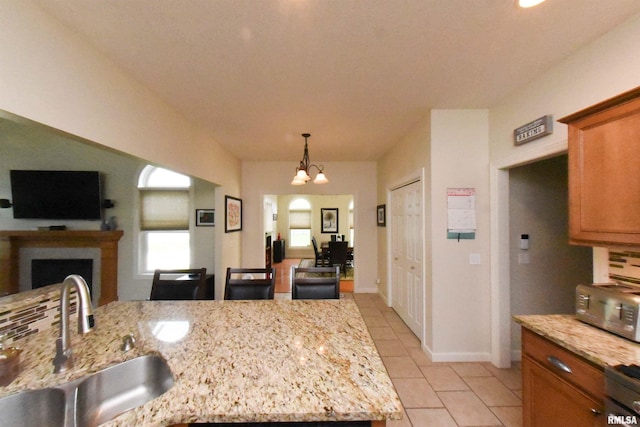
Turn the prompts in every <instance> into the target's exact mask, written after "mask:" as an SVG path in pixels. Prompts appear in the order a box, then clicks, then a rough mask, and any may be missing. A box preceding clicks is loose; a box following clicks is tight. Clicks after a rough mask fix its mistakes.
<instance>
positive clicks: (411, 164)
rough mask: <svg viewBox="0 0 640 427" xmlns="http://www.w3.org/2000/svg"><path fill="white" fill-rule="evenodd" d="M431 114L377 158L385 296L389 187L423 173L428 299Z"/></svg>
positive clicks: (385, 295)
mask: <svg viewBox="0 0 640 427" xmlns="http://www.w3.org/2000/svg"><path fill="white" fill-rule="evenodd" d="M430 147H431V116H430V115H427V117H425V118H424V120H422V121H421V122H420V123H418V124H417V125H416V126H415V127H414V128H413V129H412V130H411V131H410V132H409V133H408V134H407V135H406V136H405V137H404V138H403V139H402V140H401V141H399V142H398V143H397V144H396V145H394V147H393V148H392V149H391V150H389V151H388V152H387V153H386V154H385V155H384V156H383V157H382V158H381V159H380V160H379V161H378V190H377V197H378V203H377V204H379V205H382V204H384V205H386V215H387V221H386V223H387V225H386V227H378V228H377V230H376V231H377V235H378V242H379V244H378V251H377V255H378V271H379V277H380V284H379V285H378V292H379V293H380V294H381V295H382V296H383V298H385V299H387V300H388V303H389V304H390V303H391V301H390V300H389V295H388V289H389V274H390V272H389V266H388V260H389V251H390V248H389V240H388V236H389V232H390V227H391V220H390V215H391V213H392V210H391V204H390V203H389V199H388V195H389V191H390V190H391V189H393V188H395V187H398V186H399V185H402V184H404V183H406V182H408V181H410V180H413V179H416V178H421V177H424V180H425V183H424V186H423V188H424V199H425V205H426V206H425V207H424V209H423V211H424V224H425V226H424V227H423V232H424V238H425V241H426V242H427V244H426V245H425V252H424V263H423V275H424V282H425V297H426V298H425V301H428V300H430V299H431V297H430V295H431V291H432V289H431V285H432V281H431V274H432V271H431V245H430V244H429V242H430V241H431V225H430V224H431V211H430V209H429V206H430V199H431V184H430V182H431V173H430V171H431V161H430V160H431V152H430ZM431 308H432V304H430V303H428V302H427V303H426V305H425V307H424V309H425V324H427V325H429V324H431V323H432V318H431V316H432V310H431ZM432 339H433V337H432V330H431V329H430V328H428V329H427V330H426V335H425V342H426V343H428V345H429V346H431V343H432Z"/></svg>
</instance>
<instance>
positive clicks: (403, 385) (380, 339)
mask: <svg viewBox="0 0 640 427" xmlns="http://www.w3.org/2000/svg"><path fill="white" fill-rule="evenodd" d="M343 297H345V298H351V297H352V298H354V299H355V301H356V303H357V305H358V307H359V309H360V312H361V313H362V317H363V318H364V320H365V323H366V324H367V326H368V327H369V331H370V333H371V336H372V338H373V340H374V342H375V344H376V347H377V348H378V352H379V353H380V356H381V358H382V361H383V363H384V365H385V367H386V368H387V372H388V373H389V376H390V377H391V381H392V382H393V384H394V385H395V387H396V391H397V392H398V395H399V396H400V400H401V401H402V404H403V406H404V408H405V416H404V418H403V419H402V420H401V421H391V422H388V423H387V426H389V427H423V426H425V427H449V426H451V427H458V426H460V427H462V426H465V427H476V426H505V427H516V426H522V380H521V378H522V377H521V370H520V365H519V364H518V365H515V366H514V367H513V368H511V369H498V368H496V367H494V366H493V365H492V364H491V363H488V362H487V363H484V362H478V363H457V362H456V363H433V362H431V361H430V360H429V357H428V356H427V355H426V354H425V353H424V352H423V351H422V349H421V347H420V341H419V340H418V338H417V337H416V336H415V335H414V334H413V333H412V332H411V330H410V329H409V328H408V327H407V326H406V325H405V324H404V322H403V321H402V320H401V319H400V317H399V316H398V315H397V314H396V313H395V311H393V309H391V308H389V307H387V306H386V305H385V303H384V301H383V300H382V298H381V297H380V296H379V295H377V294H344V295H343Z"/></svg>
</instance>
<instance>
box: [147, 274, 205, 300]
mask: <svg viewBox="0 0 640 427" xmlns="http://www.w3.org/2000/svg"><path fill="white" fill-rule="evenodd" d="M206 281H207V269H206V268H191V269H179V270H155V271H154V273H153V283H152V284H151V295H150V296H149V299H150V300H196V299H205V298H206Z"/></svg>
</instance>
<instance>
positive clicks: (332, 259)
mask: <svg viewBox="0 0 640 427" xmlns="http://www.w3.org/2000/svg"><path fill="white" fill-rule="evenodd" d="M348 245H349V242H329V265H331V266H336V265H337V266H340V268H341V269H342V272H343V273H344V275H345V276H346V275H347V256H348V251H349V248H348Z"/></svg>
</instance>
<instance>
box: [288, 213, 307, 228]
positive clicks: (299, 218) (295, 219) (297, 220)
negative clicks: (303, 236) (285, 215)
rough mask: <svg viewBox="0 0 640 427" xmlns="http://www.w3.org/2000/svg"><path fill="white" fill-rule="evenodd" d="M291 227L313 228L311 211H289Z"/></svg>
mask: <svg viewBox="0 0 640 427" xmlns="http://www.w3.org/2000/svg"><path fill="white" fill-rule="evenodd" d="M289 228H290V229H304V228H311V211H289Z"/></svg>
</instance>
